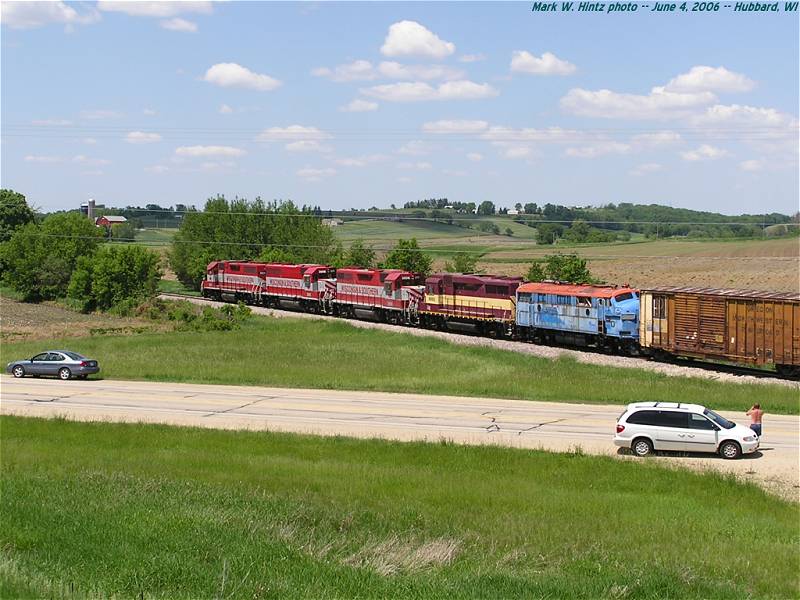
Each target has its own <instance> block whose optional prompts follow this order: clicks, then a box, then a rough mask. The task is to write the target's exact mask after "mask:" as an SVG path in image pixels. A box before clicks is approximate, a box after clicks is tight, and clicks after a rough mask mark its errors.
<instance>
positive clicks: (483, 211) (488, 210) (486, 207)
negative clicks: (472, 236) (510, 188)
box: [478, 200, 495, 215]
mask: <svg viewBox="0 0 800 600" xmlns="http://www.w3.org/2000/svg"><path fill="white" fill-rule="evenodd" d="M494 213H495V207H494V202H490V201H489V200H484V201H483V202H481V204H480V206H478V214H479V215H493V214H494Z"/></svg>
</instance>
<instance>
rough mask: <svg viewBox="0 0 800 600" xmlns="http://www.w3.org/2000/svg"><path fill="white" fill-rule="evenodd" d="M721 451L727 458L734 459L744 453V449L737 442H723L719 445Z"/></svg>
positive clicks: (723, 456)
mask: <svg viewBox="0 0 800 600" xmlns="http://www.w3.org/2000/svg"><path fill="white" fill-rule="evenodd" d="M719 453H720V454H721V455H722V458H727V459H729V460H730V459H734V458H739V457H740V456H741V455H742V449H741V447H740V446H739V444H737V443H736V442H731V441H727V442H722V445H721V446H720V447H719Z"/></svg>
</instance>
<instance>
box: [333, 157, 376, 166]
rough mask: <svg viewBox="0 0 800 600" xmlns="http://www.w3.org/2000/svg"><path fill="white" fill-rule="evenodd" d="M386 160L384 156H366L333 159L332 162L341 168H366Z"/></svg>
mask: <svg viewBox="0 0 800 600" xmlns="http://www.w3.org/2000/svg"><path fill="white" fill-rule="evenodd" d="M388 158H389V157H388V156H386V155H385V154H367V155H364V156H355V157H351V158H347V157H344V158H334V159H333V162H334V163H336V164H337V165H339V166H341V167H366V166H368V165H371V164H373V163H376V162H382V161H385V160H387V159H388Z"/></svg>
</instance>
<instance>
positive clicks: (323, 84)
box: [1, 2, 800, 214]
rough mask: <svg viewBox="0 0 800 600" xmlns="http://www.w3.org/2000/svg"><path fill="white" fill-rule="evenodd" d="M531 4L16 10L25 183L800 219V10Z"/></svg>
mask: <svg viewBox="0 0 800 600" xmlns="http://www.w3.org/2000/svg"><path fill="white" fill-rule="evenodd" d="M530 6H531V5H530V3H477V2H475V3H443V2H442V3H424V2H416V3H366V2H364V3H335V2H329V3H256V2H230V3H215V4H211V3H207V2H181V3H169V2H158V3H157V2H139V3H132V2H131V3H128V2H117V3H109V2H99V3H94V2H80V3H61V2H37V3H17V2H3V4H2V146H1V149H2V186H3V187H10V188H13V189H15V190H17V191H20V192H22V193H24V194H25V195H26V196H28V198H29V200H30V201H31V202H32V203H33V204H34V205H36V206H38V207H40V208H43V209H60V208H70V207H75V206H77V205H79V204H80V203H81V202H84V201H85V200H86V199H88V198H89V197H94V198H95V199H96V200H97V201H98V202H100V203H105V204H107V205H117V206H120V205H128V204H139V205H143V204H146V203H158V204H162V205H172V204H175V203H184V204H197V205H201V204H202V203H203V201H204V200H205V199H206V198H207V197H208V196H211V195H215V194H217V193H221V194H225V195H226V196H235V195H239V196H244V197H248V198H253V197H255V196H257V195H260V196H261V197H262V198H264V199H267V200H270V199H276V198H283V199H292V200H294V201H295V202H296V203H298V204H312V205H320V206H322V207H323V208H332V209H335V208H350V207H359V208H366V207H369V206H372V205H376V206H379V207H381V206H388V205H389V204H390V203H395V204H397V205H402V204H403V203H404V202H406V201H409V200H418V199H421V198H427V197H448V198H450V199H452V200H457V201H465V202H468V201H475V202H480V201H483V200H492V201H494V202H495V203H496V204H498V205H500V206H513V204H514V203H516V202H522V203H525V202H537V203H539V204H540V205H541V204H544V203H546V202H553V203H560V204H567V205H581V206H583V205H589V204H603V203H607V202H639V203H650V202H655V203H661V204H669V205H672V206H681V207H688V208H696V209H703V210H714V211H719V212H723V213H729V214H732V213H739V212H751V213H758V212H765V211H780V212H784V213H793V212H796V211H797V210H798V196H799V195H800V191H799V189H798V188H799V185H798V85H799V84H798V71H799V70H800V69H799V65H798V55H799V53H800V52H799V49H798V39H799V37H800V33H799V28H798V13H785V12H778V13H771V14H756V13H735V12H733V11H731V10H729V9H728V10H721V11H720V12H718V13H712V14H698V13H691V12H689V13H678V14H648V13H647V12H645V11H644V9H642V10H640V11H639V12H637V13H633V14H594V13H587V14H580V13H553V14H544V13H533V12H531V11H530ZM781 7H782V4H781Z"/></svg>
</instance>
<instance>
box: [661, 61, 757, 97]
mask: <svg viewBox="0 0 800 600" xmlns="http://www.w3.org/2000/svg"><path fill="white" fill-rule="evenodd" d="M755 85H756V84H755V82H754V81H753V80H752V79H748V78H747V77H745V76H744V75H742V74H741V73H734V72H733V71H729V70H728V69H726V68H725V67H717V68H714V67H706V66H703V65H698V66H696V67H692V68H691V69H689V71H688V73H682V74H680V75H678V76H677V77H674V78H672V79H670V81H669V83H667V85H666V86H665V88H664V89H666V90H667V91H668V92H679V93H690V94H691V93H696V92H749V91H750V90H752V89H753V88H754V87H755Z"/></svg>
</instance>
